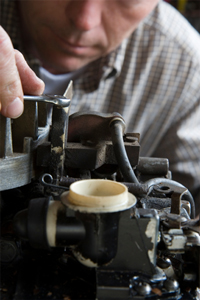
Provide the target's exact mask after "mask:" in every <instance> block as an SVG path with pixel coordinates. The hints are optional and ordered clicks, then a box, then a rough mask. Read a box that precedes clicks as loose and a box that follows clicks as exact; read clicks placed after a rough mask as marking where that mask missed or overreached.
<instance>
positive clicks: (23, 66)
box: [15, 50, 44, 95]
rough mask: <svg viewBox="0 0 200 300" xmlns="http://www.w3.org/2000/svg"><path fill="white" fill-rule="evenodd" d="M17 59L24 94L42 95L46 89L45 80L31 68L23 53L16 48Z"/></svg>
mask: <svg viewBox="0 0 200 300" xmlns="http://www.w3.org/2000/svg"><path fill="white" fill-rule="evenodd" d="M15 60H16V65H17V69H18V72H19V75H20V79H21V82H22V87H23V91H24V94H29V95H41V94H42V93H43V91H44V82H43V81H42V80H41V79H40V78H38V77H37V76H36V74H35V73H34V72H33V70H31V69H30V67H29V66H28V64H27V62H26V61H25V59H24V57H23V55H22V54H21V53H20V52H19V51H17V50H15Z"/></svg>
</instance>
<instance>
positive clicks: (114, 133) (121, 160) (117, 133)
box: [110, 118, 138, 183]
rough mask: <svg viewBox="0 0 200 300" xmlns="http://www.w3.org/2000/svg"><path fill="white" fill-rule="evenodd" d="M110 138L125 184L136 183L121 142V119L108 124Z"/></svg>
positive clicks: (122, 127) (122, 128)
mask: <svg viewBox="0 0 200 300" xmlns="http://www.w3.org/2000/svg"><path fill="white" fill-rule="evenodd" d="M110 131H111V138H112V143H113V150H114V153H115V157H116V160H117V163H118V165H119V168H120V170H121V172H122V175H123V176H124V180H125V181H127V182H134V183H138V179H137V177H136V176H135V173H134V171H133V169H132V166H131V164H130V162H129V159H128V156H127V153H126V149H125V146H124V141H123V131H124V122H123V121H122V120H121V119H117V118H116V119H114V120H113V121H111V123H110Z"/></svg>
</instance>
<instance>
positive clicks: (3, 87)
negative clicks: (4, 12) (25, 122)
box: [0, 26, 44, 118]
mask: <svg viewBox="0 0 200 300" xmlns="http://www.w3.org/2000/svg"><path fill="white" fill-rule="evenodd" d="M43 91H44V82H43V81H42V80H41V79H39V78H38V77H37V76H36V74H35V73H34V72H33V71H32V70H31V69H30V67H29V66H28V64H27V63H26V61H25V59H24V57H23V55H22V54H21V53H20V52H19V51H17V50H14V49H13V46H12V42H11V40H10V38H9V36H8V34H7V33H6V32H5V30H4V29H3V28H2V27H1V26H0V112H1V114H2V115H4V116H6V117H9V118H17V117H19V116H20V115H21V114H22V112H23V95H24V93H25V94H30V95H40V94H42V92H43Z"/></svg>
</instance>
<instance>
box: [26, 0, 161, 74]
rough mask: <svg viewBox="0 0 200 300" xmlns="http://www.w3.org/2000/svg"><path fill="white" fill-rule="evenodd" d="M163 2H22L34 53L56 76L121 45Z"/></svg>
mask: <svg viewBox="0 0 200 300" xmlns="http://www.w3.org/2000/svg"><path fill="white" fill-rule="evenodd" d="M158 2H159V0H40V1H38V0H29V1H23V0H22V1H21V2H20V11H21V20H22V24H23V28H25V34H26V35H27V37H28V38H30V40H31V47H32V49H33V51H34V54H35V55H36V56H37V57H38V58H39V59H40V60H41V62H42V64H43V66H44V67H45V68H46V69H47V70H49V71H50V72H52V73H55V74H56V73H57V74H58V73H67V72H71V71H74V70H77V69H79V68H81V67H83V66H85V65H86V64H88V63H90V62H92V61H94V60H96V59H98V58H99V57H101V56H105V55H106V54H108V53H109V52H111V51H112V50H114V49H115V48H116V47H118V46H119V45H120V43H121V42H122V40H123V39H124V38H126V37H128V36H129V35H130V34H131V33H132V32H133V31H134V30H135V29H136V27H137V26H138V24H139V23H140V21H141V20H143V19H144V18H145V17H146V16H147V15H148V14H149V13H150V12H151V11H152V10H153V8H154V7H155V6H156V4H157V3H158Z"/></svg>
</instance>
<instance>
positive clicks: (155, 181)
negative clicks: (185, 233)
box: [145, 178, 196, 219]
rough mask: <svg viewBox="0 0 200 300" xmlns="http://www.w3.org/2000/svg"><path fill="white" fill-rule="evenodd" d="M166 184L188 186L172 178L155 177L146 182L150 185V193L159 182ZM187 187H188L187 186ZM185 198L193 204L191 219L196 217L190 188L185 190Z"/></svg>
mask: <svg viewBox="0 0 200 300" xmlns="http://www.w3.org/2000/svg"><path fill="white" fill-rule="evenodd" d="M161 183H163V184H166V185H169V187H170V186H171V187H173V186H178V187H183V188H186V187H185V186H184V185H182V184H181V183H179V182H177V181H174V180H171V179H167V178H154V179H150V180H148V181H146V182H145V184H146V185H148V187H149V192H148V194H150V192H151V191H152V189H153V187H154V186H155V185H158V184H161ZM186 189H187V188H186ZM183 197H184V199H185V200H187V201H188V202H189V203H190V205H191V219H194V218H195V214H196V213H195V202H194V199H193V197H192V194H191V193H190V192H189V190H188V189H187V191H186V192H185V194H184V195H183Z"/></svg>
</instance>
